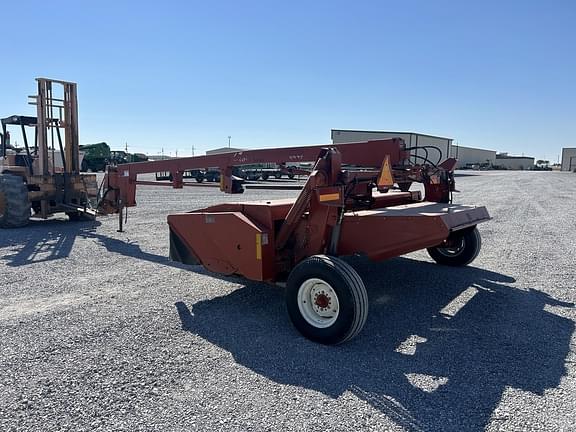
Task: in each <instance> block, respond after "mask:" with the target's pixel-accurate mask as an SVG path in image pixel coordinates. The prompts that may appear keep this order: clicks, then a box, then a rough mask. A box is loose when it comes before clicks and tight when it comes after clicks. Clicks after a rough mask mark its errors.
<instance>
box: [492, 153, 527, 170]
mask: <svg viewBox="0 0 576 432" xmlns="http://www.w3.org/2000/svg"><path fill="white" fill-rule="evenodd" d="M496 165H497V166H500V167H503V168H506V169H509V170H529V169H532V168H534V158H532V157H522V156H506V157H498V155H496Z"/></svg>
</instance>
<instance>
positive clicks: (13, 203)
mask: <svg viewBox="0 0 576 432" xmlns="http://www.w3.org/2000/svg"><path fill="white" fill-rule="evenodd" d="M29 221H30V201H29V200H28V188H27V187H26V183H24V179H23V178H22V177H20V176H16V175H12V174H2V175H0V228H19V227H23V226H26V225H28V222H29Z"/></svg>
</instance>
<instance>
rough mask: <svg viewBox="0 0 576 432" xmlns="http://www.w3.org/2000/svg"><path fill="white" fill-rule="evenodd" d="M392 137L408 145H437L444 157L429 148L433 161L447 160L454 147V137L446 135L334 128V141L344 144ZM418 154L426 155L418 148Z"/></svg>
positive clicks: (416, 159) (415, 159)
mask: <svg viewBox="0 0 576 432" xmlns="http://www.w3.org/2000/svg"><path fill="white" fill-rule="evenodd" d="M391 138H401V139H403V140H404V142H405V143H406V146H407V147H422V146H425V145H432V146H436V147H438V148H439V149H440V151H441V152H442V157H440V154H439V153H438V152H437V151H436V150H434V149H429V150H428V157H429V158H430V159H431V160H432V162H434V163H436V162H438V159H439V158H440V162H442V161H444V160H446V159H447V158H448V157H449V156H450V149H451V147H452V139H450V138H444V137H436V136H432V135H425V134H419V133H414V132H387V131H354V130H342V129H332V143H333V144H342V143H349V142H360V141H370V140H378V139H391ZM416 154H417V155H419V156H425V152H424V151H423V150H416ZM413 161H414V162H422V160H421V159H419V158H413Z"/></svg>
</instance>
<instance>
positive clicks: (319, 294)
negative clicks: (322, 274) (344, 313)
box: [298, 278, 340, 328]
mask: <svg viewBox="0 0 576 432" xmlns="http://www.w3.org/2000/svg"><path fill="white" fill-rule="evenodd" d="M298 308H299V309H300V314H301V315H302V317H303V318H304V319H305V320H306V322H307V323H308V324H310V325H311V326H314V327H316V328H326V327H330V326H331V325H332V324H334V323H335V322H336V320H337V319H338V314H339V313H340V303H339V302H338V295H337V294H336V291H334V289H333V288H332V287H331V286H330V284H329V283H327V282H326V281H323V280H322V279H316V278H312V279H307V280H305V281H304V282H303V283H302V285H300V288H299V289H298Z"/></svg>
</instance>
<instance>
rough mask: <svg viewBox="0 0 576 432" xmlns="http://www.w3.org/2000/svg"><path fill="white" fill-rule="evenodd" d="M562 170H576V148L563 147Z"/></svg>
mask: <svg viewBox="0 0 576 432" xmlns="http://www.w3.org/2000/svg"><path fill="white" fill-rule="evenodd" d="M560 169H561V170H562V171H574V170H576V148H574V147H572V148H568V147H566V148H563V149H562V167H561V168H560Z"/></svg>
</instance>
